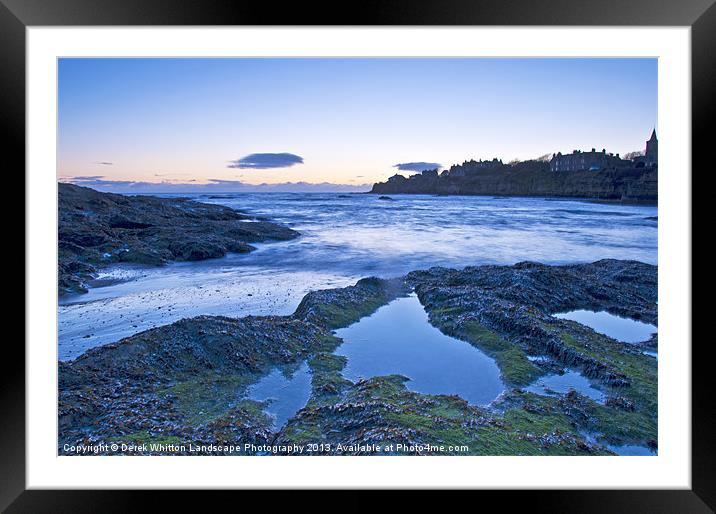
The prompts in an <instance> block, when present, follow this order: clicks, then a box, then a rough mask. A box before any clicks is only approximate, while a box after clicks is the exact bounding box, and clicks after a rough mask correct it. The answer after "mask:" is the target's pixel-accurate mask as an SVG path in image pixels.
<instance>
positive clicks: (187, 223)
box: [58, 183, 298, 294]
mask: <svg viewBox="0 0 716 514" xmlns="http://www.w3.org/2000/svg"><path fill="white" fill-rule="evenodd" d="M58 191H59V231H58V247H59V263H58V271H59V292H60V294H66V293H83V292H86V291H87V283H88V282H89V281H90V280H91V278H92V276H93V273H94V272H95V271H96V269H97V268H100V267H103V266H107V265H109V264H113V263H118V262H130V263H139V264H146V265H152V266H155V265H161V264H165V263H167V262H170V261H174V260H180V261H181V260H185V261H196V260H203V259H212V258H216V257H221V256H223V255H225V254H226V253H227V252H237V253H246V252H250V251H252V250H254V247H253V246H251V244H250V243H256V242H260V241H267V240H285V239H292V238H295V237H297V236H298V233H297V232H295V231H294V230H291V229H289V228H287V227H283V226H281V225H277V224H275V223H270V222H267V221H256V220H252V219H251V218H250V217H249V216H246V215H245V214H242V213H240V212H238V211H236V210H234V209H231V208H229V207H225V206H222V205H210V204H203V203H199V202H195V201H192V200H189V199H188V198H158V197H154V196H124V195H119V194H112V193H101V192H99V191H95V190H93V189H89V188H86V187H80V186H75V185H73V184H65V183H60V184H58Z"/></svg>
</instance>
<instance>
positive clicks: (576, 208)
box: [58, 193, 658, 361]
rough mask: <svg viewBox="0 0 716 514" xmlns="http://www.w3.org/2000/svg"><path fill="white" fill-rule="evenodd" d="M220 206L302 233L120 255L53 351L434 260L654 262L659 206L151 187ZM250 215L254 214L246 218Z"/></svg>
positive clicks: (82, 300) (69, 317)
mask: <svg viewBox="0 0 716 514" xmlns="http://www.w3.org/2000/svg"><path fill="white" fill-rule="evenodd" d="M156 196H165V197H175V196H183V197H190V198H192V199H195V200H197V201H200V202H205V203H214V204H221V205H226V206H228V207H232V208H234V209H237V210H240V211H242V212H244V213H246V214H247V215H249V216H251V217H252V219H256V220H261V219H267V220H270V221H274V222H277V223H282V224H285V225H287V226H289V227H291V228H292V229H294V230H297V231H298V232H300V234H301V235H300V237H299V238H297V239H294V240H291V241H280V242H265V243H259V244H255V245H254V246H256V248H257V249H256V251H254V252H251V253H249V254H229V255H226V256H225V257H222V258H219V259H212V260H207V261H201V262H178V263H172V264H169V265H167V266H162V267H151V268H148V267H143V266H131V265H117V266H113V267H110V268H106V269H104V270H102V271H101V273H100V275H99V276H98V277H97V281H96V282H95V286H96V287H92V288H91V289H90V291H89V293H87V294H83V295H76V296H68V297H63V298H61V299H60V302H59V305H58V333H59V341H58V359H59V360H63V361H65V360H71V359H74V358H76V357H77V356H79V355H81V354H82V353H83V352H85V351H86V350H87V349H89V348H92V347H95V346H99V345H103V344H107V343H110V342H115V341H117V340H119V339H122V338H124V337H127V336H130V335H132V334H134V333H137V332H140V331H143V330H146V329H149V328H153V327H156V326H160V325H164V324H168V323H172V322H174V321H176V320H179V319H181V318H187V317H193V316H198V315H203V314H211V315H223V316H235V317H240V316H245V315H248V314H254V315H267V314H277V315H286V314H290V313H292V312H293V311H294V309H295V308H296V307H297V305H298V303H299V302H300V301H301V298H303V296H304V295H305V294H306V293H307V292H309V291H311V290H316V289H326V288H335V287H344V286H347V285H351V284H354V283H355V282H356V281H357V280H359V279H360V278H363V277H369V276H377V277H383V278H387V277H396V276H401V275H404V274H405V273H407V272H409V271H412V270H418V269H427V268H430V267H433V266H443V267H450V268H463V267H465V266H473V265H480V264H506V265H509V264H515V263H517V262H521V261H536V262H542V263H546V264H566V263H583V262H592V261H596V260H599V259H607V258H612V259H633V260H637V261H642V262H646V263H651V264H656V263H657V225H658V221H657V216H658V214H657V207H656V206H645V205H622V204H613V203H597V202H590V201H582V200H572V199H552V198H516V197H480V196H430V195H390V196H388V197H387V198H386V197H383V198H381V197H379V196H378V195H369V194H345V193H227V194H215V193H212V194H185V195H176V194H172V195H169V194H167V195H156ZM249 222H250V221H249Z"/></svg>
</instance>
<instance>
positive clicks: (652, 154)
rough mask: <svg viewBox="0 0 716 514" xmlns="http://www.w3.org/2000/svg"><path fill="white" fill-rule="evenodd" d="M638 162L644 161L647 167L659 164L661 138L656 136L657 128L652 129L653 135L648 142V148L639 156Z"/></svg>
mask: <svg viewBox="0 0 716 514" xmlns="http://www.w3.org/2000/svg"><path fill="white" fill-rule="evenodd" d="M635 161H637V162H643V163H644V166H646V167H647V168H653V167H655V166H658V165H659V140H658V139H657V138H656V129H654V130H652V131H651V137H650V138H649V141H647V142H646V150H645V151H644V156H643V157H637V158H636V159H635Z"/></svg>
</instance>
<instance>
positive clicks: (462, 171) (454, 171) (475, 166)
mask: <svg viewBox="0 0 716 514" xmlns="http://www.w3.org/2000/svg"><path fill="white" fill-rule="evenodd" d="M500 166H502V159H497V158H494V159H492V160H491V161H483V160H482V159H480V160H479V161H476V160H474V159H471V160H469V161H465V162H463V163H462V164H454V165H452V166H451V167H450V171H449V175H450V176H451V177H465V176H468V175H471V174H473V173H476V172H479V171H483V170H489V169H494V168H498V167H500Z"/></svg>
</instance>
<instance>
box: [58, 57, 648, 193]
mask: <svg viewBox="0 0 716 514" xmlns="http://www.w3.org/2000/svg"><path fill="white" fill-rule="evenodd" d="M58 66H59V69H58V145H59V146H58V176H59V179H60V180H63V181H74V182H76V183H82V184H85V185H89V186H91V187H96V188H101V189H105V190H122V189H126V188H131V187H134V188H143V189H146V190H154V191H161V190H163V189H165V190H167V191H173V190H185V191H192V190H195V189H196V190H199V189H202V188H204V189H213V190H217V191H219V190H226V191H229V190H306V191H309V190H341V191H348V190H365V189H369V185H370V184H372V183H373V182H377V181H384V180H386V179H387V178H388V177H389V176H391V175H393V174H395V173H396V172H397V173H402V174H404V175H409V174H412V173H415V172H416V171H419V170H420V169H421V168H422V167H424V166H428V165H429V166H431V167H435V165H437V167H440V168H449V167H450V166H451V165H452V164H456V163H461V162H463V161H465V160H469V159H492V158H493V157H497V158H500V159H502V160H503V161H504V162H508V161H511V160H513V159H520V160H525V159H531V158H536V157H539V156H542V155H544V154H552V153H554V152H558V151H561V152H563V153H567V152H571V151H572V150H575V149H581V150H587V151H588V150H591V149H592V148H597V149H602V148H606V150H607V151H608V152H614V153H621V154H624V153H627V152H631V151H635V150H643V148H644V146H645V141H646V140H647V139H648V138H649V136H650V134H651V131H652V129H653V128H655V127H656V128H657V131H658V127H657V60H656V59H534V58H531V59H497V58H489V59H487V58H431V59H424V58H365V59H363V58H362V59H352V58H345V59H323V58H316V59H306V58H287V59H277V58H266V59H258V58H256V59H246V58H240V59H113V58H102V59H83V58H69V59H68V58H63V59H60V61H59V64H58ZM366 185H368V186H366Z"/></svg>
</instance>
